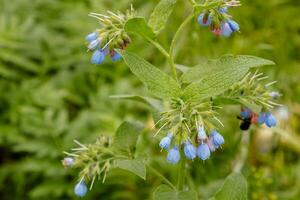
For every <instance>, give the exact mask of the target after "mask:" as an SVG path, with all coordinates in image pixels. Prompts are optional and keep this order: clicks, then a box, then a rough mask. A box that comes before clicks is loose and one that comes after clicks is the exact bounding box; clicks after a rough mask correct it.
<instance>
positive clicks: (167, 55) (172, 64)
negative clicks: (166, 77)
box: [148, 38, 178, 81]
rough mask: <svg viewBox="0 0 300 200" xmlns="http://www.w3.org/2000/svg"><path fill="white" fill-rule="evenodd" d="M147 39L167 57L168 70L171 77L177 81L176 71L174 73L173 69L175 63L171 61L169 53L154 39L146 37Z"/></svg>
mask: <svg viewBox="0 0 300 200" xmlns="http://www.w3.org/2000/svg"><path fill="white" fill-rule="evenodd" d="M148 41H149V42H151V43H152V44H153V45H154V46H155V47H156V48H157V49H158V50H159V51H160V52H161V53H162V54H163V55H164V56H165V57H166V59H167V61H168V63H169V66H170V70H171V72H172V75H173V78H174V79H175V80H176V81H178V79H177V73H176V69H175V65H174V62H173V59H172V58H171V56H170V55H169V53H168V52H167V51H166V50H165V49H164V48H163V47H162V46H161V45H160V44H159V43H158V42H156V41H154V40H152V39H150V38H148Z"/></svg>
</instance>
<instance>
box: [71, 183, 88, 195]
mask: <svg viewBox="0 0 300 200" xmlns="http://www.w3.org/2000/svg"><path fill="white" fill-rule="evenodd" d="M74 193H75V195H76V196H78V197H84V196H85V195H86V193H87V187H86V184H85V182H84V181H80V182H79V183H77V184H76V185H75V187H74Z"/></svg>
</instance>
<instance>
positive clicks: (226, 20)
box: [198, 4, 240, 37]
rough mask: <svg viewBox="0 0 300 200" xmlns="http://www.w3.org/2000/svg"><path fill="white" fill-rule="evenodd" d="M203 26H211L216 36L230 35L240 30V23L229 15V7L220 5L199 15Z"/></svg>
mask: <svg viewBox="0 0 300 200" xmlns="http://www.w3.org/2000/svg"><path fill="white" fill-rule="evenodd" d="M226 5H228V6H239V4H226ZM198 23H199V24H200V25H201V26H204V27H207V26H208V27H209V28H210V30H211V32H212V33H213V34H214V35H216V36H223V37H229V36H230V35H231V34H232V33H234V32H238V31H239V30H240V26H239V24H238V23H237V22H236V21H234V20H232V19H231V16H230V15H228V7H227V6H224V7H219V8H216V9H209V10H206V11H204V12H202V13H201V14H200V15H199V17H198Z"/></svg>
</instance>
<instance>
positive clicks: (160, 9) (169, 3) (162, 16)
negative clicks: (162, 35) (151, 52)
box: [149, 0, 176, 34]
mask: <svg viewBox="0 0 300 200" xmlns="http://www.w3.org/2000/svg"><path fill="white" fill-rule="evenodd" d="M175 4H176V0H161V1H160V2H159V3H158V4H157V6H156V7H155V9H154V11H153V12H152V14H151V16H150V19H149V26H150V27H152V29H153V30H154V32H155V33H156V34H157V33H159V32H160V31H161V30H162V29H163V28H164V27H165V25H166V23H167V21H168V18H169V16H170V15H171V13H172V12H173V9H174V7H175Z"/></svg>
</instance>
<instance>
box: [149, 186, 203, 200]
mask: <svg viewBox="0 0 300 200" xmlns="http://www.w3.org/2000/svg"><path fill="white" fill-rule="evenodd" d="M153 199H154V200H170V199H172V200H187V199H188V200H196V199H198V198H197V193H196V192H195V191H194V190H190V191H179V192H178V191H176V190H173V189H172V188H170V187H169V186H167V185H160V186H158V187H157V188H156V189H155V191H154V193H153Z"/></svg>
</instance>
